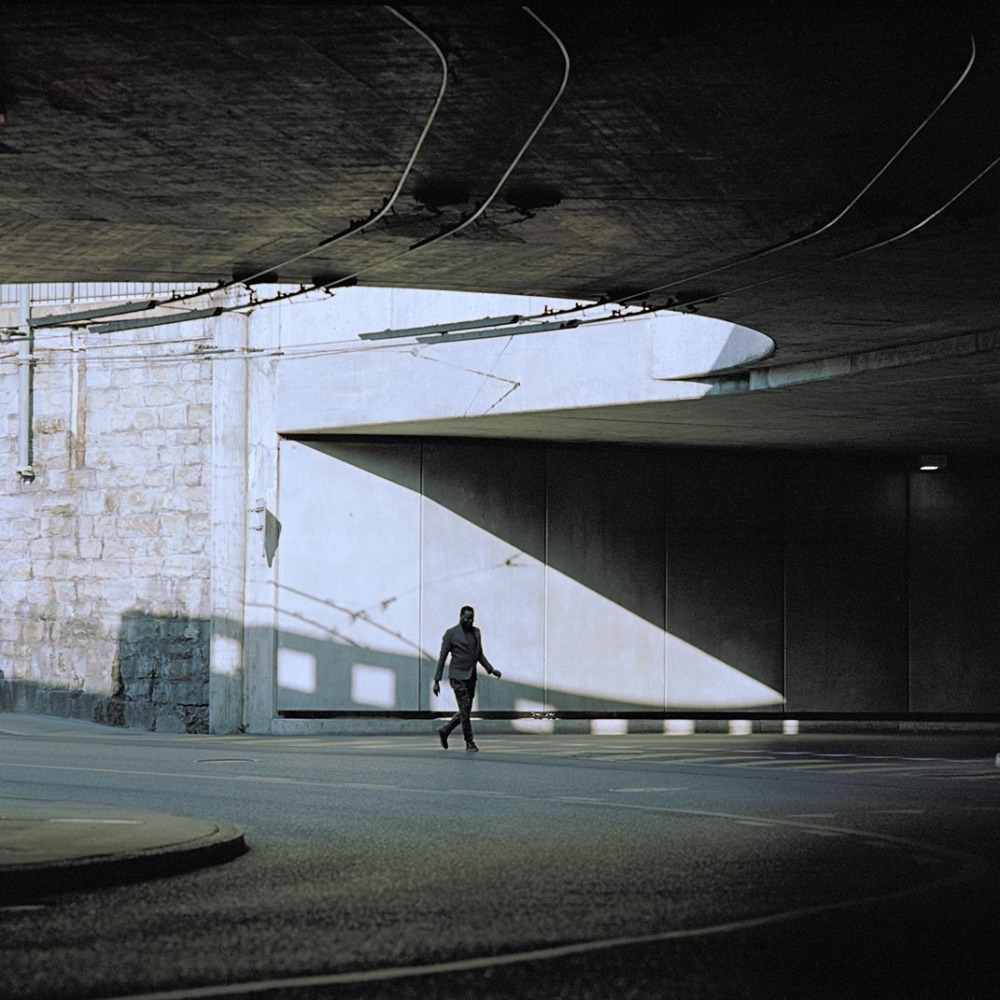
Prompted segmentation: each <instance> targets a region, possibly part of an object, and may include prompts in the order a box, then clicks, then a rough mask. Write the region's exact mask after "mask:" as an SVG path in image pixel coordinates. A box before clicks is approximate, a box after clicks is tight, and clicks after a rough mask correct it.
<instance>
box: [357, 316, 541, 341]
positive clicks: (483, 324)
mask: <svg viewBox="0 0 1000 1000" xmlns="http://www.w3.org/2000/svg"><path fill="white" fill-rule="evenodd" d="M520 318H521V317H520V316H487V317H485V318H484V319H467V320H463V321H461V322H458V323H433V324H431V325H430V326H411V327H405V328H403V329H402V330H380V331H379V332H378V333H359V334H358V337H359V338H360V339H361V340H392V339H393V338H395V337H417V336H419V335H420V334H424V333H447V332H448V331H449V330H481V329H488V328H490V327H494V326H510V325H511V323H516V322H517V321H518V320H519V319H520Z"/></svg>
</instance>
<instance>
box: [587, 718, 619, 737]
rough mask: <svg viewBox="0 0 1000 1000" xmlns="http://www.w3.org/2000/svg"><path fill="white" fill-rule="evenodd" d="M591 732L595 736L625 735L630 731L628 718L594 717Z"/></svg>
mask: <svg viewBox="0 0 1000 1000" xmlns="http://www.w3.org/2000/svg"><path fill="white" fill-rule="evenodd" d="M590 732H591V733H592V734H593V735H594V736H624V735H625V734H626V733H627V732H628V719H594V720H593V721H592V722H591V723H590Z"/></svg>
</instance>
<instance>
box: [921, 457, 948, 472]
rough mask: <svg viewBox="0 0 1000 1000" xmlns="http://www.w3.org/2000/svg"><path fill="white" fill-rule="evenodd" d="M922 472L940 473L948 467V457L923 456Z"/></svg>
mask: <svg viewBox="0 0 1000 1000" xmlns="http://www.w3.org/2000/svg"><path fill="white" fill-rule="evenodd" d="M919 466H920V471H921V472H938V471H940V470H941V469H946V468H947V467H948V456H947V455H921V456H920V458H919Z"/></svg>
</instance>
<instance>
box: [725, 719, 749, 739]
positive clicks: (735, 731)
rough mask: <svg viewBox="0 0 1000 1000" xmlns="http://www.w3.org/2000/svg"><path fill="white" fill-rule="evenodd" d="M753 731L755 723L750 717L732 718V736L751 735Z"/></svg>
mask: <svg viewBox="0 0 1000 1000" xmlns="http://www.w3.org/2000/svg"><path fill="white" fill-rule="evenodd" d="M752 732H753V723H752V722H751V721H750V720H749V719H730V720H729V735H730V736H749V735H750V734H751V733H752Z"/></svg>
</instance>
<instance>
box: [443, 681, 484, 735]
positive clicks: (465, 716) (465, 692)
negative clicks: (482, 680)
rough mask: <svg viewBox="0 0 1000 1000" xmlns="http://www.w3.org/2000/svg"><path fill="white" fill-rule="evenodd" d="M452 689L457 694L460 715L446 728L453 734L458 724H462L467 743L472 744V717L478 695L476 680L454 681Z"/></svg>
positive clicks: (454, 717) (453, 718) (456, 699)
mask: <svg viewBox="0 0 1000 1000" xmlns="http://www.w3.org/2000/svg"><path fill="white" fill-rule="evenodd" d="M451 688H452V690H453V691H454V692H455V701H456V702H457V703H458V715H457V716H452V718H451V720H450V721H449V722H448V725H447V726H446V727H445V728H447V729H448V731H449V732H451V730H452V729H454V728H455V725H456V724H457V722H461V723H462V735H463V736H464V737H465V742H466V743H472V742H473V737H472V719H471V718H470V715H471V713H472V699H473V698H474V697H475V694H476V682H475V681H474V680H468V681H458V680H453V681H451Z"/></svg>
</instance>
